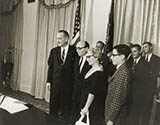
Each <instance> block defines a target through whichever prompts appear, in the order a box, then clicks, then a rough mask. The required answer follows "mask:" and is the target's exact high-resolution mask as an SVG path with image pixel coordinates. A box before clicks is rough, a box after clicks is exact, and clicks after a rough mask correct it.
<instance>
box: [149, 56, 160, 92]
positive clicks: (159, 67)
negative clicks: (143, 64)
mask: <svg viewBox="0 0 160 125" xmlns="http://www.w3.org/2000/svg"><path fill="white" fill-rule="evenodd" d="M147 67H148V69H149V74H148V81H150V87H151V88H150V89H151V90H152V92H153V94H155V92H156V87H157V77H158V76H159V72H160V57H158V56H156V55H154V54H152V56H151V59H150V61H149V62H148V66H147Z"/></svg>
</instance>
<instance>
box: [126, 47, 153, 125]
mask: <svg viewBox="0 0 160 125" xmlns="http://www.w3.org/2000/svg"><path fill="white" fill-rule="evenodd" d="M131 54H132V57H133V60H134V63H133V65H132V77H131V78H132V80H131V81H132V83H131V84H130V90H129V92H130V96H129V98H130V100H131V105H130V116H129V123H128V124H129V125H135V124H136V125H147V124H149V119H150V114H151V108H152V107H151V106H152V102H151V101H150V100H151V99H152V97H151V95H150V83H149V82H148V80H147V78H148V72H149V70H148V68H147V62H146V61H145V60H144V58H142V54H141V46H140V45H139V44H133V45H132V46H131Z"/></svg>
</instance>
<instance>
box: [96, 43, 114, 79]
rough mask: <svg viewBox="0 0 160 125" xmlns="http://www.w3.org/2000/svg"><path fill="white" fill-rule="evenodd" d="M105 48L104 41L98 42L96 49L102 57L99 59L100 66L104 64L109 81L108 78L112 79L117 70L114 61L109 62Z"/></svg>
mask: <svg viewBox="0 0 160 125" xmlns="http://www.w3.org/2000/svg"><path fill="white" fill-rule="evenodd" d="M104 47H105V44H104V43H103V42H102V41H97V43H96V47H95V48H96V50H97V52H98V53H99V55H100V58H99V60H100V64H102V66H103V69H104V72H105V74H106V79H107V78H108V76H110V77H111V76H112V75H113V73H114V72H115V70H116V68H115V66H114V65H113V64H112V61H110V60H109V57H108V56H107V54H105V52H104Z"/></svg>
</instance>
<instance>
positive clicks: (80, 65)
mask: <svg viewBox="0 0 160 125" xmlns="http://www.w3.org/2000/svg"><path fill="white" fill-rule="evenodd" d="M82 62H83V57H81V60H80V63H79V67H80V68H79V72H80V73H81V70H82Z"/></svg>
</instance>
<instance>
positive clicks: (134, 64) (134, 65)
mask: <svg viewBox="0 0 160 125" xmlns="http://www.w3.org/2000/svg"><path fill="white" fill-rule="evenodd" d="M135 67H136V59H135V60H134V62H133V65H132V73H133V74H134V73H135Z"/></svg>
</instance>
